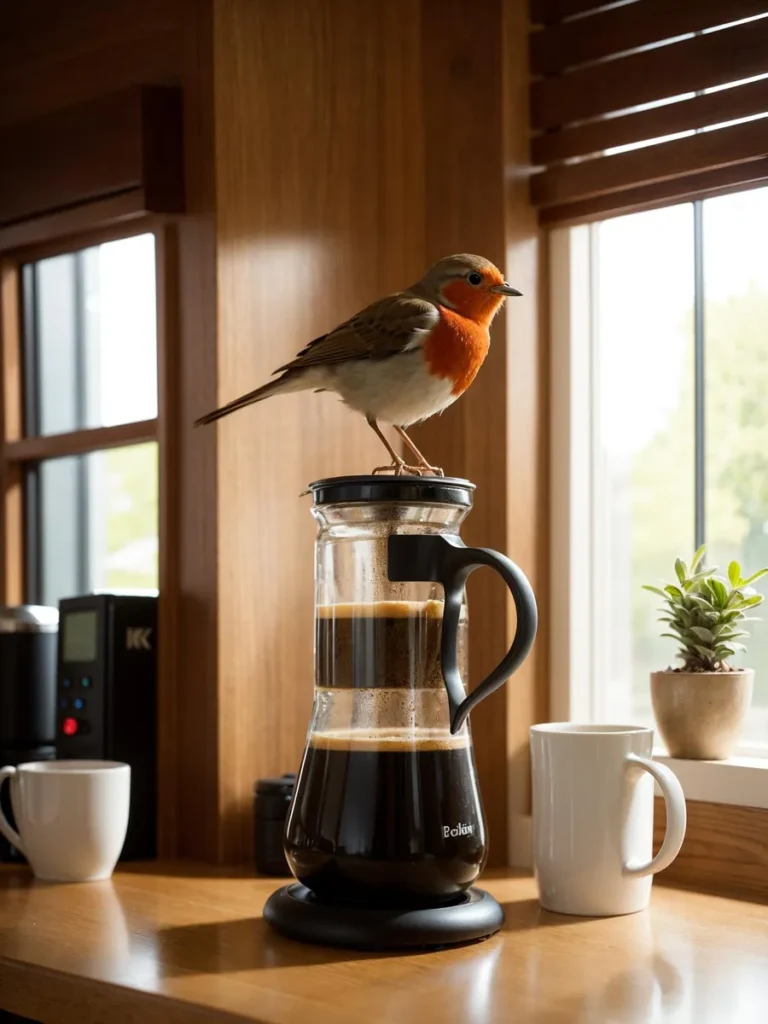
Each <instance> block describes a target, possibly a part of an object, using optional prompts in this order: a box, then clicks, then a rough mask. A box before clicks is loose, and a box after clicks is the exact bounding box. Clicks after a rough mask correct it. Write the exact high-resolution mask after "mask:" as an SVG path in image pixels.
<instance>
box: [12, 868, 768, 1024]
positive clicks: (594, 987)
mask: <svg viewBox="0 0 768 1024" xmlns="http://www.w3.org/2000/svg"><path fill="white" fill-rule="evenodd" d="M275 885H276V880H272V879H255V878H249V877H245V876H242V877H238V876H236V875H234V874H233V875H229V876H227V875H225V874H221V875H218V876H216V875H214V874H213V873H212V872H211V871H210V869H205V868H204V867H202V868H201V867H200V866H199V865H192V864H187V865H177V866H173V865H158V866H150V867H147V868H140V869H136V870H134V871H120V872H118V873H117V875H116V876H115V878H114V879H113V881H111V882H109V881H108V882H102V883H97V884H90V885H88V884H86V885H58V886H57V885H32V884H30V880H29V874H28V871H27V869H26V868H7V867H3V868H0V1008H2V1009H4V1010H12V1011H15V1012H17V1013H22V1014H24V1015H26V1016H29V1017H32V1018H35V1019H38V1020H42V1021H45V1022H56V1024H102V1022H104V1021H105V1020H108V1021H110V1024H134V1022H136V1021H141V1022H142V1024H168V1022H170V1024H176V1022H180V1024H181V1022H186V1021H190V1022H193V1024H195V1022H198V1021H199V1022H205V1024H208V1022H211V1024H213V1022H222V1021H223V1022H230V1021H232V1022H234V1021H240V1022H243V1021H257V1022H259V1024H297V1022H302V1021H312V1022H313V1024H363V1022H364V1024H414V1022H417V1021H440V1022H441V1024H508V1022H510V1021H521V1022H531V1024H533V1022H536V1024H575V1022H585V1024H603V1022H606V1021H611V1022H615V1024H641V1022H650V1021H656V1020H659V1021H661V1020H663V1021H675V1022H681V1024H683V1022H689V1021H695V1022H696V1024H758V1022H761V1021H762V1020H763V1019H764V1016H765V1004H766V1000H768V908H766V907H765V906H758V905H748V904H744V903H741V902H739V901H735V900H729V899H725V898H722V897H716V896H706V895H703V894H700V893H690V892H682V891H677V890H674V889H671V888H667V887H660V886H656V887H655V889H654V892H653V896H652V899H651V908H650V910H649V911H647V912H643V913H640V914H632V915H629V916H626V917H615V918H603V919H599V918H576V917H561V916H559V915H556V914H549V913H547V912H546V911H542V910H540V909H539V906H538V902H537V900H536V888H535V885H534V883H533V881H532V880H531V879H529V878H514V877H510V876H507V875H502V874H499V875H492V876H488V875H486V877H485V878H484V885H485V886H486V887H487V888H488V889H489V890H490V891H491V892H492V893H493V895H494V896H495V897H496V898H497V899H498V900H499V901H500V902H501V903H502V904H503V905H504V909H505V913H506V924H505V926H504V928H503V929H502V931H501V932H500V933H499V934H498V935H496V936H494V937H493V938H491V939H489V940H488V941H487V942H482V943H479V944H476V945H470V946H465V947H463V948H458V949H445V950H441V951H436V952H429V953H420V954H417V955H403V954H390V955H384V954H377V953H362V952H355V951H354V950H339V949H329V948H322V947H317V946H308V945H302V944H299V943H294V942H290V941H289V940H287V939H282V938H280V937H279V936H278V935H275V934H274V933H273V932H272V931H271V930H270V929H269V928H268V927H267V926H266V925H265V923H264V921H263V920H262V917H261V913H262V907H263V904H264V901H265V899H266V898H267V896H268V895H269V893H270V892H271V891H272V890H273V889H274V887H275ZM62 936H66V941H62Z"/></svg>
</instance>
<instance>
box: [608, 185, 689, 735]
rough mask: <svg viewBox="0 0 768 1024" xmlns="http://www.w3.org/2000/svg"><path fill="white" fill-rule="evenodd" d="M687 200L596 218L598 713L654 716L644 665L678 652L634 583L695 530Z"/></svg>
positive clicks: (667, 565) (663, 573) (658, 664)
mask: <svg viewBox="0 0 768 1024" xmlns="http://www.w3.org/2000/svg"><path fill="white" fill-rule="evenodd" d="M692 209H693V208H692V206H691V205H685V206H676V207H671V208H668V209H664V210H659V211H654V212H650V213H641V214H634V215H632V216H627V217H620V218H616V219H615V220H609V221H605V222H603V223H601V224H598V225H596V226H595V228H594V229H593V253H594V255H595V257H596V259H595V265H594V272H595V284H596V291H595V298H596V302H595V308H594V323H593V344H594V350H593V386H594V394H595V400H594V403H593V409H594V416H595V422H594V424H593V430H592V433H593V442H594V443H593V454H592V458H593V465H592V467H591V472H592V478H593V510H594V515H593V525H592V538H591V543H592V545H593V555H594V557H593V559H592V564H593V566H594V572H595V576H594V579H593V581H592V589H593V593H592V594H591V595H590V598H591V601H592V605H593V611H594V626H593V630H594V636H593V643H592V648H593V657H594V664H593V671H594V673H595V680H594V685H595V694H594V698H595V713H596V716H597V717H598V718H600V719H602V720H604V721H608V720H614V721H616V720H619V721H620V720H631V721H638V722H648V723H650V722H651V720H652V713H651V707H650V693H649V674H650V672H651V671H653V670H654V669H659V668H663V667H666V666H667V665H669V664H670V663H672V664H675V662H674V647H673V645H672V643H671V641H668V640H663V639H661V638H660V637H659V633H660V629H659V624H658V623H657V621H656V618H657V613H656V605H655V603H654V600H653V598H652V596H651V595H650V594H648V593H646V592H645V591H643V590H641V585H642V584H643V583H647V582H654V581H656V580H658V579H659V578H662V577H668V576H669V574H670V571H671V567H672V565H673V563H674V559H675V557H677V556H678V555H683V557H685V556H686V554H689V553H691V552H692V551H693V542H694V521H695V520H694V502H695V487H694V449H695V426H694V340H693V339H694V335H693V285H694V274H693V244H692V239H693V221H692V217H693V214H692Z"/></svg>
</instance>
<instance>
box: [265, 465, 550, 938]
mask: <svg viewBox="0 0 768 1024" xmlns="http://www.w3.org/2000/svg"><path fill="white" fill-rule="evenodd" d="M310 491H311V493H312V495H313V499H314V504H313V509H312V513H313V515H314V517H315V519H316V520H317V522H318V526H319V533H318V538H317V544H316V569H315V588H316V590H315V597H316V608H315V700H314V708H313V714H312V719H311V721H310V725H309V730H308V734H307V741H306V746H305V751H304V757H303V760H302V764H301V768H300V771H299V775H298V779H297V781H296V788H295V793H294V797H293V801H292V803H291V808H290V811H289V815H288V820H287V825H286V831H285V851H286V856H287V859H288V863H289V866H290V868H291V871H292V872H293V874H294V875H295V877H296V879H297V882H296V883H294V884H293V885H288V886H284V887H283V888H282V889H280V890H278V891H277V892H275V893H273V894H272V896H271V897H270V898H269V900H268V901H267V904H266V906H265V908H264V917H265V919H266V920H267V921H268V922H269V923H270V924H271V925H272V926H273V927H274V928H275V929H276V930H277V931H279V932H281V933H282V934H284V935H287V936H289V937H290V938H294V939H299V940H303V941H308V942H317V943H325V944H330V945H336V946H350V947H353V948H362V949H388V948H424V947H430V946H445V945H451V944H456V943H461V942H468V941H474V940H477V939H482V938H485V937H487V936H488V935H492V934H493V933H494V932H495V931H497V930H498V929H499V928H500V927H501V924H502V922H503V919H504V915H503V911H502V909H501V907H500V906H499V904H498V903H497V902H496V901H495V900H494V899H493V898H492V897H491V896H490V895H489V894H488V893H486V892H484V891H483V890H481V889H478V888H475V887H474V883H475V881H476V880H477V878H478V877H479V875H480V873H481V871H482V869H483V866H484V864H485V861H486V857H487V852H488V835H487V830H486V824H485V818H484V814H483V808H482V801H481V798H480V792H479V788H478V781H477V773H476V769H475V759H474V751H473V744H472V735H471V731H470V725H469V715H470V712H471V711H472V709H473V708H474V707H475V706H476V705H477V704H478V702H479V701H481V700H483V699H484V698H485V697H487V696H488V695H489V694H491V693H492V692H493V691H494V690H496V689H497V688H498V687H499V686H501V685H502V684H503V683H504V682H506V680H507V679H508V678H509V676H510V675H512V673H513V672H514V671H515V669H516V668H518V666H519V665H520V664H521V663H522V662H523V660H524V659H525V657H526V656H527V654H528V651H529V650H530V648H531V645H532V643H533V640H534V637H535V634H536V624H537V611H536V601H535V598H534V595H533V591H532V590H531V587H530V584H529V583H528V580H527V579H526V577H525V576H524V575H523V573H522V572H521V570H520V569H519V568H518V567H517V566H516V565H515V564H514V563H513V562H511V561H510V560H509V559H508V558H506V557H505V556H504V555H501V554H499V553H498V552H495V551H490V550H488V549H487V548H470V547H467V546H466V545H465V544H464V543H463V541H462V540H461V538H460V536H459V530H460V527H461V524H462V522H463V520H464V519H465V517H466V515H467V514H468V512H469V511H470V509H471V507H472V498H473V492H474V485H473V484H471V483H470V482H469V481H467V480H459V479H450V478H443V477H432V476H430V477H416V476H413V477H410V476H395V477H390V476H375V475H374V476H355V477H337V478H333V479H329V480H321V481H318V482H317V483H314V484H311V485H310ZM481 565H483V566H489V567H490V568H492V569H494V570H495V571H496V572H497V573H499V575H500V576H501V577H502V579H503V580H504V582H505V583H506V584H507V586H508V588H509V590H510V592H511V594H512V598H513V600H514V604H515V608H516V612H517V628H516V633H515V637H514V639H513V642H512V646H511V647H510V649H509V651H508V652H507V654H506V655H505V656H504V658H503V659H502V660H501V662H500V663H499V665H498V666H497V667H496V668H495V669H494V671H493V672H491V674H490V675H489V676H488V677H487V678H486V679H485V680H484V681H483V682H481V683H480V685H479V686H477V687H476V688H475V689H474V690H473V691H472V692H471V694H468V693H467V690H466V687H465V680H466V678H467V645H468V634H469V618H468V611H467V605H466V599H465V583H466V580H467V577H468V576H469V574H470V573H471V572H472V571H473V570H474V569H475V568H477V567H478V566H481Z"/></svg>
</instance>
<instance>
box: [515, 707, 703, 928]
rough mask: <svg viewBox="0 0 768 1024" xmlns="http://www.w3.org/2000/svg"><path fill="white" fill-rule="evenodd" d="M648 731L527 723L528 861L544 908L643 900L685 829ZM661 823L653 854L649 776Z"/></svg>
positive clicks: (606, 911) (572, 910)
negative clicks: (660, 801)
mask: <svg viewBox="0 0 768 1024" xmlns="http://www.w3.org/2000/svg"><path fill="white" fill-rule="evenodd" d="M652 749H653V730H652V729H645V728H642V727H639V726H621V725H576V724H572V723H569V722H553V723H550V724H548V725H534V726H533V727H532V728H531V761H532V765H533V864H534V869H535V872H536V880H537V882H538V886H539V899H540V900H541V905H542V906H543V907H544V908H545V909H546V910H552V911H555V912H556V913H559V914H582V915H585V916H588V917H593V916H595V917H597V916H608V915H612V914H633V913H635V912H636V911H638V910H643V909H644V908H645V907H647V906H648V902H649V900H650V896H651V882H652V880H653V875H654V874H655V873H656V872H657V871H662V870H663V869H664V868H666V867H668V866H669V865H670V864H671V863H672V861H673V860H674V859H675V857H676V856H677V854H678V853H679V851H680V847H681V846H682V844H683V838H684V837H685V823H686V811H685V797H684V796H683V790H682V787H681V785H680V783H679V782H678V780H677V777H676V776H675V775H674V774H673V773H672V772H671V771H670V770H669V768H667V767H666V766H665V765H661V764H658V763H657V762H656V761H652V760H651V752H652ZM654 779H655V780H656V782H658V784H659V786H660V788H661V792H662V794H663V795H664V800H665V801H666V804H667V831H666V835H665V836H664V842H663V843H662V845H661V849H660V850H659V852H658V853H657V854H656V856H655V857H654V856H653V855H652V853H653V782H654Z"/></svg>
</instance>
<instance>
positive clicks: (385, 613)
mask: <svg viewBox="0 0 768 1024" xmlns="http://www.w3.org/2000/svg"><path fill="white" fill-rule="evenodd" d="M442 617H443V602H442V601H434V600H430V601H359V602H358V601H344V602H341V603H339V604H319V605H318V606H317V618H318V619H442Z"/></svg>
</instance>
